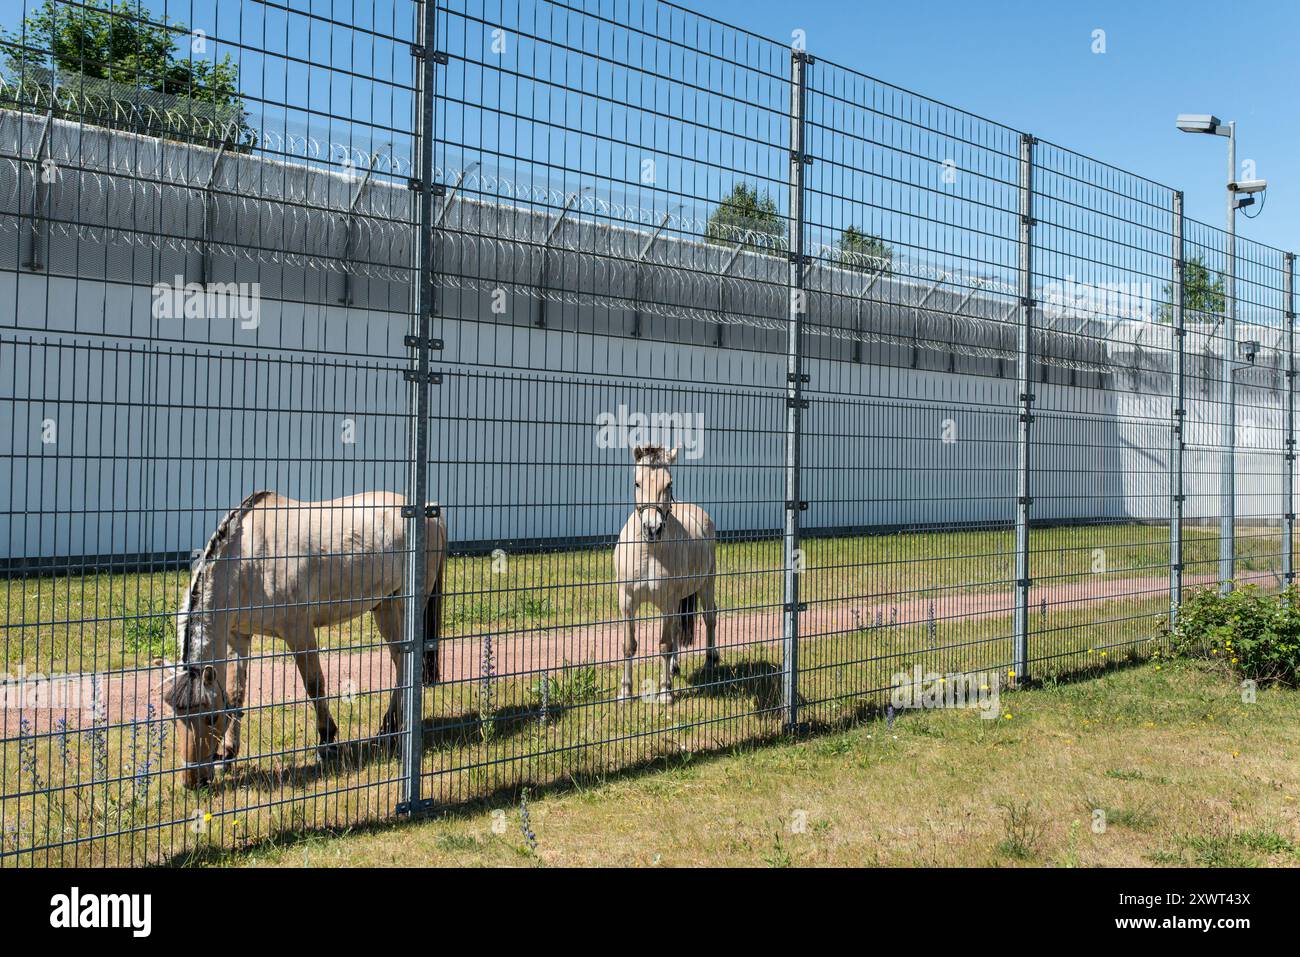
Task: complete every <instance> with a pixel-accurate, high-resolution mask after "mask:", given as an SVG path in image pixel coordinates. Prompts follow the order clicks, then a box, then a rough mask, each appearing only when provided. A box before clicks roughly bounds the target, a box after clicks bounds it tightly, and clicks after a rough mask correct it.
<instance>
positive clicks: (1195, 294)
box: [1160, 256, 1227, 324]
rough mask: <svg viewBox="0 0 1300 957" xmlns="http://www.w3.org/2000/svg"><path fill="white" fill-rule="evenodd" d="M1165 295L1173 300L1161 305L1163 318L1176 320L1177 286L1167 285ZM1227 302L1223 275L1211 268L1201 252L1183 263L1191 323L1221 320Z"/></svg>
mask: <svg viewBox="0 0 1300 957" xmlns="http://www.w3.org/2000/svg"><path fill="white" fill-rule="evenodd" d="M1165 299H1166V301H1167V302H1168V303H1169V304H1167V305H1164V306H1161V307H1160V321H1161V322H1173V317H1174V308H1173V305H1172V303H1173V299H1174V286H1173V283H1169V284H1168V285H1166V286H1165ZM1226 305H1227V295H1226V293H1225V291H1224V286H1223V276H1222V275H1220V274H1219V273H1215V272H1213V271H1211V270H1210V267H1209V266H1207V265H1205V260H1203V259H1202V258H1201V257H1200V256H1192V257H1191V258H1190V259H1188V260H1187V261H1186V262H1185V263H1184V264H1183V318H1184V320H1185V321H1186V322H1187V323H1189V324H1191V323H1198V322H1202V323H1203V322H1218V320H1219V317H1220V316H1222V315H1223V313H1224V309H1225V307H1226Z"/></svg>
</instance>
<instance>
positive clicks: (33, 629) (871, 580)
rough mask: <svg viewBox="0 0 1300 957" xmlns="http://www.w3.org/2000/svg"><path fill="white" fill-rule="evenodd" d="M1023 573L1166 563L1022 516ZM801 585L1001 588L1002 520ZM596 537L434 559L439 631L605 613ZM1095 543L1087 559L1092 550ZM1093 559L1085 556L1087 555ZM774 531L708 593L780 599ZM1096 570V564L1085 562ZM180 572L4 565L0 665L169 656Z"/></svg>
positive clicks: (1276, 562)
mask: <svg viewBox="0 0 1300 957" xmlns="http://www.w3.org/2000/svg"><path fill="white" fill-rule="evenodd" d="M1218 541H1219V540H1218V529H1217V528H1208V527H1205V526H1199V525H1189V526H1187V527H1186V528H1185V530H1184V562H1185V564H1186V566H1187V572H1186V574H1187V575H1189V576H1194V575H1198V574H1205V573H1213V572H1215V571H1216V570H1217V561H1218V547H1219V546H1218ZM1031 547H1032V549H1033V554H1032V559H1031V573H1032V575H1033V577H1034V581H1035V582H1036V583H1038V584H1041V585H1044V586H1053V585H1064V584H1070V583H1081V582H1089V581H1093V582H1097V581H1104V580H1106V579H1133V578H1148V579H1149V578H1159V577H1162V576H1167V575H1168V568H1169V529H1168V527H1167V526H1164V525H1135V524H1112V525H1086V526H1070V527H1059V528H1045V529H1035V530H1034V532H1033V535H1032V537H1031ZM805 550H806V562H807V566H806V567H807V571H806V573H805V576H804V579H803V589H802V594H803V598H804V599H805V600H807V601H809V602H812V603H816V602H830V601H837V600H841V599H853V600H856V601H862V602H864V603H868V604H870V603H878V604H889V603H891V602H893V603H899V602H907V601H915V600H924V599H927V598H932V597H934V596H940V597H942V596H944V595H953V594H979V593H986V592H993V591H1003V592H1004V591H1006V590H1008V589H1009V588H1010V587H1011V585H1010V583H1011V581H1012V580H1013V578H1014V572H1013V562H1012V556H1013V554H1014V533H1013V532H1012V531H1011V530H1009V529H996V530H981V529H976V530H959V531H948V532H904V533H897V534H882V535H863V536H856V537H847V538H812V539H808V540H807V541H806V543H805ZM1237 552H1238V556H1239V558H1238V568H1239V570H1240V571H1242V572H1262V573H1267V570H1269V569H1273V570H1276V569H1277V568H1279V567H1280V563H1281V560H1280V555H1281V539H1280V537H1279V534H1278V531H1277V529H1275V528H1269V527H1243V528H1241V529H1239V530H1238V540H1237ZM611 555H612V552H611V549H608V548H603V549H601V548H587V549H576V550H567V551H540V552H539V551H534V552H528V553H521V554H517V555H509V556H507V561H506V562H505V565H504V569H502V568H501V565H500V564H499V563H498V564H497V565H496V567H495V568H494V559H493V558H492V557H490V556H483V557H455V558H452V559H450V560H449V562H448V572H447V580H446V584H445V588H446V591H447V594H448V600H447V607H446V612H445V619H444V630H445V634H446V635H447V636H448V637H453V638H454V637H460V636H472V635H481V634H484V633H495V634H502V633H508V632H519V631H527V630H532V629H538V628H560V627H568V626H578V625H585V624H591V623H595V622H608V621H613V620H615V619H616V618H617V614H618V612H617V603H616V598H617V595H616V588H615V587H614V585H613V584H612V579H613V568H612V557H611ZM1099 556H1100V559H1099ZM1099 560H1100V562H1101V564H1100V565H1099V564H1098V562H1099ZM781 564H782V560H781V543H780V542H779V541H778V540H768V541H744V542H725V541H724V542H723V543H721V544H720V545H719V551H718V574H719V587H718V602H719V607H720V608H722V609H724V610H744V609H759V608H772V607H775V606H779V605H780V603H781V601H782V592H781V589H782V584H781ZM1099 569H1101V570H1100V571H1099ZM188 581H189V577H188V574H186V573H183V572H157V573H152V574H148V573H146V574H128V575H121V574H116V575H115V574H93V575H85V576H77V575H65V576H58V577H33V578H27V579H20V578H13V579H8V580H5V581H4V582H3V583H0V608H2V609H3V610H2V611H0V629H2V631H0V634H3V641H2V645H3V647H0V653H2V655H3V661H0V670H3V671H6V672H10V673H14V672H16V671H17V669H18V668H19V667H24V668H26V669H27V671H28V672H36V671H40V672H46V673H53V672H64V673H70V672H90V671H109V670H114V669H122V668H133V667H139V666H141V665H143V664H146V663H147V662H148V661H149V660H150V659H151V658H155V657H158V656H166V657H168V658H173V657H175V656H176V642H175V623H174V618H173V615H174V612H175V609H176V607H177V603H178V602H179V600H180V597H181V594H182V592H183V591H184V589H185V587H186V585H187V584H188ZM319 638H320V641H321V645H322V647H329V646H330V645H331V644H332V643H333V644H347V645H351V646H372V645H376V644H377V643H378V642H379V638H378V635H377V633H376V632H375V631H374V627H373V624H372V622H371V620H370V618H369V617H368V616H367V617H366V618H364V619H358V620H355V621H352V622H348V623H345V624H343V625H340V626H337V627H335V628H332V629H327V630H324V631H322V632H321V633H320V635H319Z"/></svg>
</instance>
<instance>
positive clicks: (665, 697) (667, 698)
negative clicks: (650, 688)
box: [657, 688, 673, 704]
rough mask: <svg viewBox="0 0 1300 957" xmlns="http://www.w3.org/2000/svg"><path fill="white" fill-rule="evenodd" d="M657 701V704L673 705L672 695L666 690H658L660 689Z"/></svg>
mask: <svg viewBox="0 0 1300 957" xmlns="http://www.w3.org/2000/svg"><path fill="white" fill-rule="evenodd" d="M657 700H658V702H659V703H660V704H672V703H673V693H672V692H671V691H669V690H668V689H667V688H660V689H659V697H658V699H657Z"/></svg>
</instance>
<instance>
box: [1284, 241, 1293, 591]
mask: <svg viewBox="0 0 1300 957" xmlns="http://www.w3.org/2000/svg"><path fill="white" fill-rule="evenodd" d="M1283 263H1284V265H1283V272H1282V308H1283V310H1284V311H1285V314H1286V455H1285V456H1284V457H1283V460H1282V462H1283V466H1282V468H1283V471H1284V472H1285V473H1286V481H1285V485H1284V486H1283V490H1282V585H1283V587H1286V586H1288V585H1290V584H1292V583H1293V582H1294V581H1295V555H1294V553H1293V546H1292V540H1293V538H1294V536H1295V253H1287V254H1286V256H1285V257H1284V259H1283Z"/></svg>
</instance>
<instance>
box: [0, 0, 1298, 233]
mask: <svg viewBox="0 0 1300 957" xmlns="http://www.w3.org/2000/svg"><path fill="white" fill-rule="evenodd" d="M37 2H38V0H0V25H4V26H13V25H16V23H17V21H19V20H20V19H21V17H22V14H23V12H24V10H30V9H32V8H33V7H34V6H36V4H37ZM145 2H146V4H147V5H148V6H151V7H153V8H154V9H155V10H156V11H162V10H166V12H167V13H168V14H169V15H170V16H171V17H173V18H175V19H181V20H184V21H186V22H188V23H189V24H190V25H192V26H198V25H203V26H205V27H207V28H209V29H213V30H214V32H215V34H216V35H217V36H235V37H237V36H240V35H241V34H242V36H243V37H244V38H245V42H246V44H247V46H245V48H244V49H243V50H239V49H235V50H233V51H228V50H221V51H219V52H232V55H234V56H235V57H236V59H237V60H239V61H240V65H241V73H242V79H243V84H244V86H245V89H246V90H248V91H249V92H250V93H252V94H253V95H255V96H256V95H259V94H261V95H265V96H266V97H268V98H269V99H272V100H277V99H280V98H281V97H286V96H288V97H290V98H291V99H292V100H294V101H295V102H298V101H303V102H307V101H310V102H313V103H314V104H315V105H316V108H317V109H324V110H325V111H326V112H335V113H340V114H343V115H350V116H353V117H356V118H358V119H362V120H363V121H364V119H366V118H370V119H372V120H373V122H374V123H375V124H377V126H378V127H379V128H378V129H376V130H374V131H372V132H370V133H366V132H365V131H358V130H356V129H355V128H353V129H348V130H344V131H342V132H340V131H338V130H330V131H325V132H326V133H327V134H328V135H329V137H330V138H337V137H340V136H341V137H343V138H345V139H349V140H353V141H355V142H356V143H357V144H359V147H360V148H361V149H362V152H368V151H369V149H371V148H373V146H374V145H375V144H373V143H371V140H372V139H374V140H393V139H406V137H403V136H401V134H400V132H398V133H396V134H394V133H393V132H391V130H392V128H393V127H397V128H399V130H400V128H401V127H402V126H403V125H404V123H405V119H404V117H405V115H406V114H407V112H408V109H409V107H408V106H407V105H406V104H404V103H402V102H395V101H394V99H393V94H392V91H391V89H389V88H384V87H383V86H382V80H383V78H384V77H392V76H395V75H397V74H400V73H401V72H402V71H403V70H404V69H408V68H409V53H408V52H407V51H406V49H405V47H404V45H403V44H393V45H389V48H387V49H384V50H379V51H375V52H374V53H373V55H371V56H370V57H369V58H361V59H356V60H355V61H354V62H355V66H356V69H357V79H356V80H347V81H346V83H343V82H342V81H341V74H335V75H334V76H333V77H332V78H329V77H328V76H326V74H327V72H328V71H326V70H324V69H316V70H315V71H314V76H309V75H308V72H309V71H308V68H307V67H306V66H304V65H302V64H293V65H292V66H291V67H290V71H289V72H290V74H291V75H290V76H288V77H285V76H284V72H283V70H284V68H283V66H282V65H281V66H280V68H279V69H280V72H279V74H278V75H276V69H275V66H274V63H275V62H282V61H273V62H268V61H267V60H266V59H265V58H260V57H258V56H257V55H256V53H255V48H256V47H257V46H260V45H263V44H265V45H268V46H269V48H272V49H279V50H288V51H291V52H292V53H293V54H295V55H297V56H299V57H302V58H303V59H304V60H305V61H306V62H310V63H321V62H334V63H335V65H339V64H340V63H346V62H348V61H351V60H352V59H353V58H354V57H360V56H361V54H360V53H359V52H358V49H359V48H358V47H357V45H356V44H355V43H352V42H351V40H350V38H348V37H346V36H345V35H341V37H340V40H339V41H338V42H337V44H336V46H335V48H334V49H333V50H330V43H329V40H328V37H326V36H324V34H326V33H327V32H328V27H327V26H326V25H325V24H324V23H323V22H321V21H319V20H318V21H315V22H314V23H312V24H311V29H307V28H306V26H305V24H306V23H307V21H303V20H301V19H296V20H293V21H292V25H290V23H289V21H288V20H286V17H285V15H284V14H283V12H281V10H280V8H279V7H280V5H279V4H275V5H271V6H265V5H262V4H259V3H256V2H252V0H245V2H239V0H218V2H217V3H216V4H215V5H213V4H211V3H210V0H145ZM284 2H285V3H286V4H287V5H288V6H289V7H290V8H291V9H294V10H311V11H314V12H316V13H317V14H319V15H321V16H322V17H324V18H329V17H335V18H339V19H341V20H348V19H349V18H353V17H355V18H357V19H359V20H361V21H366V22H370V23H374V24H375V25H376V27H377V28H378V29H380V30H381V31H384V32H395V33H398V34H399V35H402V34H403V33H404V32H405V31H406V30H407V29H409V25H408V20H409V16H410V13H409V8H408V6H407V4H406V3H404V2H396V3H395V2H394V0H284ZM464 2H465V0H448V3H449V5H450V6H452V7H453V8H461V7H463V5H464ZM484 2H485V3H486V4H487V6H488V8H490V9H492V10H502V11H503V12H504V15H506V16H507V17H509V16H513V15H515V14H516V13H518V15H519V16H520V17H521V20H522V22H523V23H524V24H525V25H528V24H529V23H530V17H531V16H532V14H529V13H526V12H519V11H522V10H523V8H532V7H534V3H533V0H521V2H513V3H512V2H510V0H484ZM566 2H568V3H572V4H573V5H574V6H577V7H579V8H587V9H602V8H603V9H606V12H607V13H608V12H611V11H618V10H623V11H626V9H627V5H628V3H627V0H566ZM632 2H633V6H634V7H636V8H638V9H639V8H640V7H641V4H640V2H639V0H632ZM683 6H685V7H687V8H688V9H690V10H694V11H697V12H700V13H703V14H707V15H709V16H713V17H717V18H718V19H720V20H723V21H726V22H728V23H731V24H733V25H735V26H737V27H742V28H745V29H748V30H752V31H754V32H756V33H759V34H762V35H764V36H768V37H771V38H772V39H775V40H777V41H780V42H783V43H784V42H788V41H789V39H790V35H791V31H792V30H793V29H796V28H798V29H801V30H803V31H805V32H806V34H807V43H808V48H809V50H810V51H811V52H812V53H813V54H814V55H816V56H819V57H822V58H824V59H826V60H830V61H833V62H835V63H837V64H840V65H843V66H845V67H850V68H853V69H857V70H861V71H863V72H865V73H868V74H870V75H872V76H875V77H877V78H879V79H881V80H884V81H886V82H888V83H891V84H896V85H898V86H901V87H904V88H908V89H911V90H913V91H915V92H917V93H921V94H924V95H926V96H930V97H933V98H935V99H937V100H940V101H943V102H946V103H949V104H951V105H953V106H956V107H960V108H962V109H964V110H969V111H971V112H973V113H977V114H980V115H983V116H985V117H987V118H989V119H991V120H995V121H998V122H1001V123H1005V124H1008V125H1010V126H1013V127H1015V128H1017V129H1023V130H1028V131H1030V132H1033V133H1035V134H1037V135H1039V136H1041V137H1043V138H1045V139H1047V140H1050V141H1052V142H1054V143H1057V144H1060V145H1061V146H1065V147H1068V148H1071V149H1074V150H1077V151H1079V152H1081V153H1085V154H1087V155H1090V156H1093V157H1096V158H1098V159H1100V160H1104V161H1106V162H1109V163H1112V164H1114V165H1115V166H1118V167H1121V168H1123V169H1126V170H1130V171H1133V172H1135V173H1139V174H1141V175H1144V176H1147V177H1149V178H1151V179H1153V180H1156V181H1158V182H1161V183H1164V184H1166V185H1169V186H1173V187H1177V188H1181V189H1183V190H1184V191H1185V193H1186V199H1187V212H1188V215H1189V216H1191V217H1193V218H1195V219H1199V220H1202V221H1204V222H1207V223H1210V224H1212V225H1216V226H1217V225H1221V224H1222V222H1223V199H1224V194H1223V183H1224V179H1225V176H1226V168H1225V166H1226V159H1225V149H1226V144H1225V141H1223V140H1222V139H1219V138H1215V137H1204V136H1189V135H1187V134H1183V133H1179V132H1178V131H1177V130H1175V128H1174V124H1173V117H1174V115H1175V114H1176V113H1178V112H1180V111H1188V112H1203V111H1208V112H1215V113H1217V114H1218V115H1219V116H1220V117H1222V118H1223V119H1225V120H1226V119H1236V120H1238V123H1239V134H1240V135H1239V158H1240V159H1242V160H1246V159H1250V160H1254V161H1255V163H1256V170H1257V175H1259V176H1262V177H1266V178H1268V179H1269V180H1270V181H1271V182H1272V183H1273V186H1272V187H1271V189H1270V190H1269V194H1268V197H1267V202H1266V204H1265V206H1264V209H1263V210H1262V215H1260V217H1259V218H1258V219H1255V220H1244V219H1243V220H1241V221H1240V223H1239V228H1240V232H1241V235H1243V236H1246V237H1249V238H1252V239H1256V240H1259V241H1262V242H1266V243H1269V244H1272V245H1274V246H1279V247H1282V248H1286V249H1300V229H1297V228H1296V224H1297V223H1300V168H1298V167H1300V164H1298V163H1297V161H1296V157H1297V155H1300V130H1298V129H1297V124H1296V104H1297V102H1298V101H1300V66H1297V57H1296V54H1295V45H1296V39H1297V37H1300V3H1295V2H1294V0H1256V2H1253V3H1249V4H1246V3H1237V4H1234V3H1225V2H1222V0H1220V2H1209V0H1127V2H1115V0H1087V2H1077V0H1076V2H1063V0H985V2H976V0H927V2H926V3H924V4H899V3H883V2H879V0H865V2H864V0H856V2H853V0H801V2H798V3H793V2H790V0H685V2H684V3H683ZM1247 14H1249V15H1252V16H1253V17H1254V18H1255V19H1256V21H1257V22H1258V24H1259V26H1258V27H1257V28H1255V29H1253V30H1250V29H1247V30H1234V29H1231V28H1229V27H1228V26H1226V24H1230V23H1231V22H1233V21H1234V20H1235V19H1236V18H1237V17H1239V16H1244V15H1247ZM548 16H549V14H548ZM1095 30H1104V31H1105V45H1106V49H1105V52H1104V53H1094V52H1093V50H1092V46H1093V43H1094V38H1093V32H1094V31H1095ZM317 34H320V36H317ZM313 40H315V41H316V42H315V43H313ZM366 76H373V77H376V78H378V79H379V80H380V85H379V86H378V87H375V86H370V85H367V84H366V83H365V81H364V79H363V78H364V77H366ZM304 91H305V92H304ZM304 98H305V99H304ZM263 121H264V123H265V125H266V128H267V129H284V130H294V129H299V128H302V127H303V124H304V123H305V122H306V121H305V120H304V119H303V115H302V114H300V113H299V114H294V113H293V112H292V111H289V113H288V114H287V115H286V114H285V111H272V113H271V114H270V115H268V116H266V117H265V118H264V119H263ZM313 123H314V124H315V126H319V121H318V120H316V121H313ZM315 126H314V127H313V129H312V132H313V133H315V134H317V135H320V133H321V131H320V130H318V129H316V128H315ZM403 147H404V144H398V143H394V145H393V148H394V151H395V152H397V153H401V152H403ZM408 151H409V150H408Z"/></svg>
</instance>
